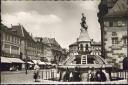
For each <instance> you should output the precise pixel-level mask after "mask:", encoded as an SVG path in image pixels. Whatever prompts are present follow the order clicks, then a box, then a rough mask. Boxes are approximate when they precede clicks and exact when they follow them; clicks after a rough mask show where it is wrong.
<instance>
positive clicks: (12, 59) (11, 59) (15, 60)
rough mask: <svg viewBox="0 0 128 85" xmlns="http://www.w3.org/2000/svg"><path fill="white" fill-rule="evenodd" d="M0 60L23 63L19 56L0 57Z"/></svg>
mask: <svg viewBox="0 0 128 85" xmlns="http://www.w3.org/2000/svg"><path fill="white" fill-rule="evenodd" d="M1 62H2V63H25V62H24V61H22V60H21V59H19V58H6V57H1Z"/></svg>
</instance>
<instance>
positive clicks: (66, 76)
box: [58, 67, 110, 82]
mask: <svg viewBox="0 0 128 85" xmlns="http://www.w3.org/2000/svg"><path fill="white" fill-rule="evenodd" d="M58 73H59V72H58ZM59 74H60V76H58V77H59V78H58V80H59V81H64V82H73V81H75V82H79V81H87V82H91V81H97V82H105V81H110V76H109V74H108V73H107V72H106V71H105V70H104V69H102V68H99V69H94V68H93V69H89V70H88V72H85V73H84V71H82V72H80V68H78V67H76V68H75V69H74V70H73V71H70V70H69V69H68V68H67V69H66V71H64V72H62V73H61V72H60V73H59Z"/></svg>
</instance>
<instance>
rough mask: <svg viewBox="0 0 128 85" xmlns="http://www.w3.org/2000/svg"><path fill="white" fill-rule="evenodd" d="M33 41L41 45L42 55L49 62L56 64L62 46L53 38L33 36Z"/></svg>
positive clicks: (60, 55) (60, 54) (59, 57)
mask: <svg viewBox="0 0 128 85" xmlns="http://www.w3.org/2000/svg"><path fill="white" fill-rule="evenodd" d="M35 41H38V42H41V43H42V45H43V57H44V58H47V60H48V61H49V62H52V63H56V64H58V63H59V61H60V59H61V57H62V48H61V46H60V45H59V44H58V42H57V41H56V40H55V38H47V37H35Z"/></svg>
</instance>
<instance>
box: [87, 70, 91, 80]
mask: <svg viewBox="0 0 128 85" xmlns="http://www.w3.org/2000/svg"><path fill="white" fill-rule="evenodd" d="M91 78H92V72H91V70H90V69H89V70H88V76H87V81H91Z"/></svg>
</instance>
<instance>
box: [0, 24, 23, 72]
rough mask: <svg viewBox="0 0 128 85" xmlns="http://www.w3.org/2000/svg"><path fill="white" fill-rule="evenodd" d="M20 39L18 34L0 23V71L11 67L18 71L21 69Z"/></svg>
mask: <svg viewBox="0 0 128 85" xmlns="http://www.w3.org/2000/svg"><path fill="white" fill-rule="evenodd" d="M21 38H22V36H20V35H19V33H17V32H16V31H15V30H12V29H11V28H8V27H7V26H5V25H4V24H2V23H1V49H2V52H1V64H2V65H1V66H2V67H1V69H3V70H9V69H10V67H12V66H14V67H17V69H19V70H20V69H21V68H22V64H23V63H24V62H23V61H22V60H21V59H22V58H21Z"/></svg>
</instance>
